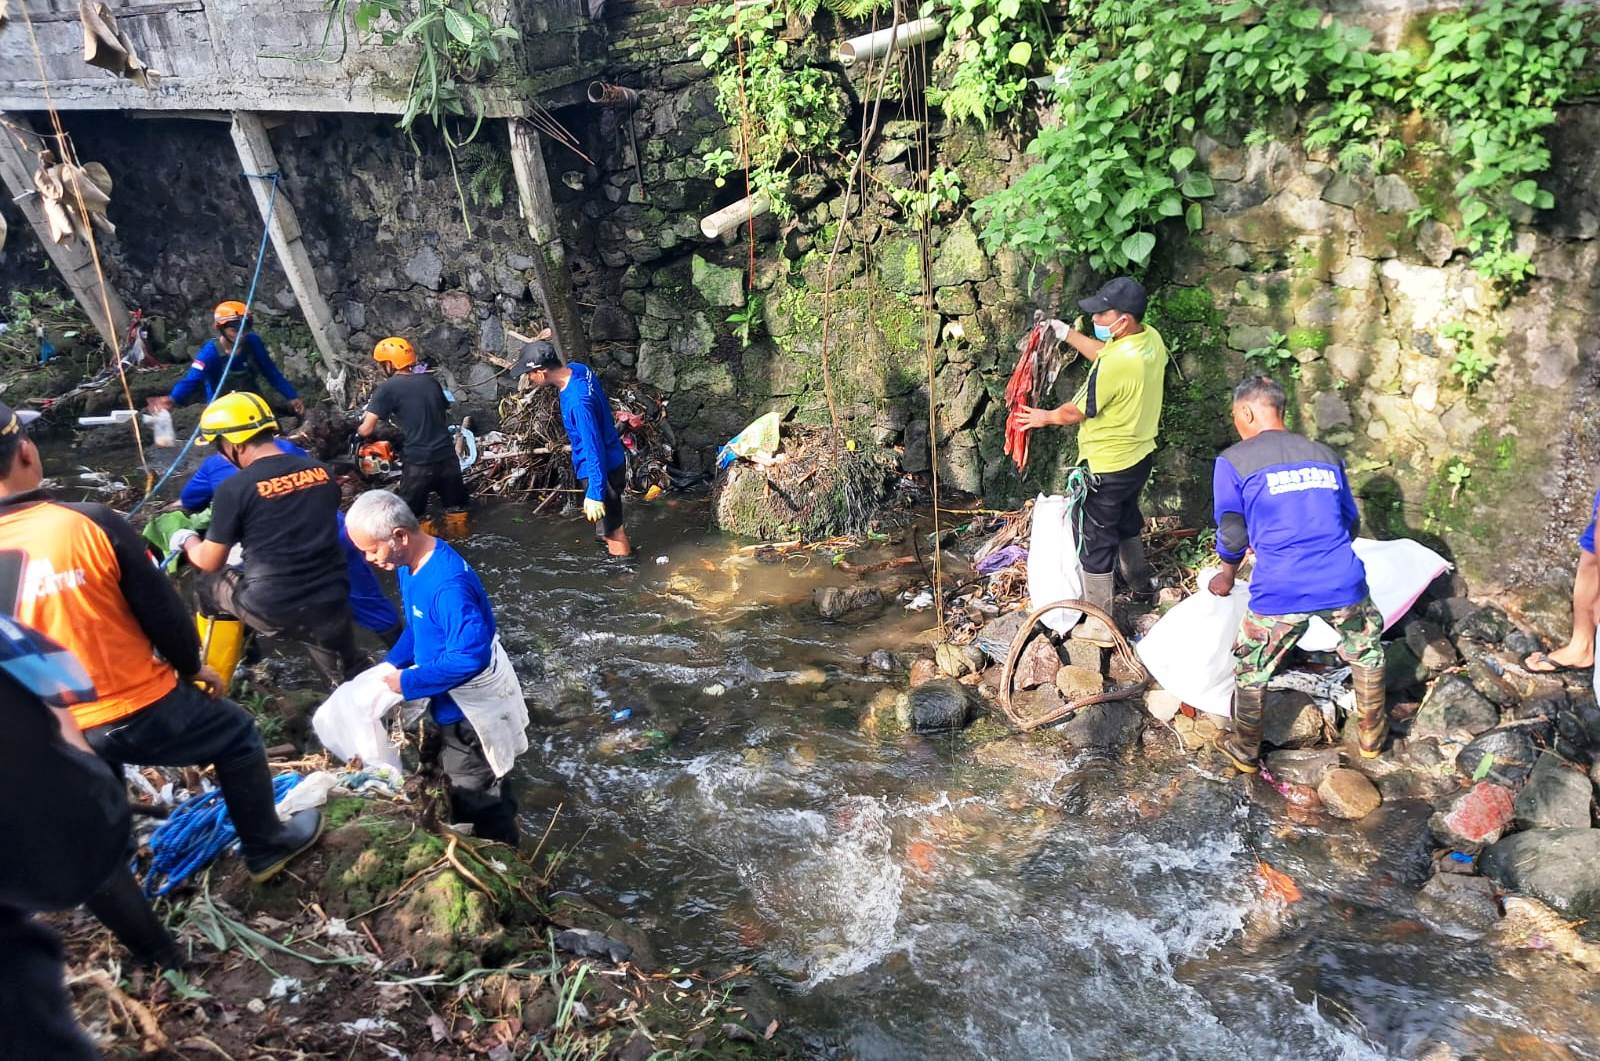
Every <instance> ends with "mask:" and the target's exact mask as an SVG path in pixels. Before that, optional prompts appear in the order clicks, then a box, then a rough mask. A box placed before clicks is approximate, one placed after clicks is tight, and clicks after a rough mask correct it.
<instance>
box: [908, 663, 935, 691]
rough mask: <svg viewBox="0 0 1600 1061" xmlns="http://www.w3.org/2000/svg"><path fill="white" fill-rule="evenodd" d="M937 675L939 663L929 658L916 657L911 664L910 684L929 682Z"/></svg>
mask: <svg viewBox="0 0 1600 1061" xmlns="http://www.w3.org/2000/svg"><path fill="white" fill-rule="evenodd" d="M938 676H939V665H938V664H937V663H935V662H934V661H933V660H931V659H927V658H923V659H918V660H914V661H913V662H912V664H911V681H910V684H911V685H912V686H918V685H921V684H922V683H923V682H931V681H933V680H934V679H935V678H937V677H938Z"/></svg>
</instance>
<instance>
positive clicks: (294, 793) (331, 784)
mask: <svg viewBox="0 0 1600 1061" xmlns="http://www.w3.org/2000/svg"><path fill="white" fill-rule="evenodd" d="M338 787H339V778H338V777H337V776H336V775H334V774H331V773H329V772H328V771H326V770H316V771H313V772H311V773H309V774H307V775H306V776H304V777H302V778H301V779H300V783H299V784H298V785H296V786H294V787H293V788H291V789H290V790H289V792H288V794H287V795H285V796H284V797H283V798H282V799H280V800H279V801H278V804H277V807H276V808H275V809H276V810H277V812H278V820H279V821H284V822H286V821H288V820H289V819H290V818H291V817H292V816H294V815H295V814H297V813H298V812H300V811H303V810H310V809H312V808H313V807H320V806H322V805H323V804H324V803H326V802H328V793H330V792H332V791H333V790H334V789H336V788H338Z"/></svg>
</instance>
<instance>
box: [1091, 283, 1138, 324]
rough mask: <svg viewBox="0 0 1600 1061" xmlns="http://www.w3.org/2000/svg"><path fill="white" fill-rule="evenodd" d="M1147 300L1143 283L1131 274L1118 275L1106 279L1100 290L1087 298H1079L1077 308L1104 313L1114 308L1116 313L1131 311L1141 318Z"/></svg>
mask: <svg viewBox="0 0 1600 1061" xmlns="http://www.w3.org/2000/svg"><path fill="white" fill-rule="evenodd" d="M1148 301H1149V299H1148V297H1147V296H1146V295H1145V293H1144V285H1143V284H1141V283H1139V281H1137V280H1135V279H1134V278H1133V277H1131V276H1119V277H1117V278H1116V279H1115V280H1107V281H1106V282H1105V283H1104V284H1103V285H1101V287H1100V290H1098V291H1096V292H1095V293H1094V294H1092V295H1090V296H1089V297H1088V298H1081V299H1079V300H1078V308H1079V309H1081V310H1083V311H1084V312H1085V313H1104V312H1105V311H1106V310H1108V309H1114V310H1116V311H1117V312H1118V313H1131V314H1133V316H1135V317H1137V318H1139V319H1143V318H1144V307H1145V303H1146V302H1148Z"/></svg>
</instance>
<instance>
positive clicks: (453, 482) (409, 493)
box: [356, 336, 468, 522]
mask: <svg viewBox="0 0 1600 1061" xmlns="http://www.w3.org/2000/svg"><path fill="white" fill-rule="evenodd" d="M372 359H373V360H374V361H376V362H378V363H379V364H380V365H382V366H383V373H384V375H385V376H387V377H388V378H387V379H385V380H384V381H383V382H382V383H380V384H378V389H377V390H375V391H373V392H372V399H371V400H370V401H368V402H367V412H366V415H365V416H363V417H362V418H361V425H360V426H359V427H357V428H356V434H358V435H360V436H361V437H362V438H368V437H370V436H371V435H372V433H373V432H374V431H376V430H377V429H378V421H379V420H393V421H394V422H395V423H396V424H398V425H399V426H400V430H401V431H402V432H404V433H405V448H404V450H403V451H402V453H401V457H402V458H403V460H404V462H405V463H404V464H403V466H402V469H401V472H400V485H399V486H398V487H396V488H395V493H397V494H399V495H400V496H401V497H403V498H405V501H406V504H408V505H410V506H411V511H412V513H413V514H414V515H415V516H416V517H417V518H418V519H419V520H420V519H422V518H424V517H425V516H427V514H428V499H429V497H430V495H432V494H435V493H437V494H438V495H439V500H440V501H442V502H444V507H445V519H446V521H447V522H454V521H455V520H453V519H452V518H451V517H452V516H454V517H455V519H460V518H461V517H460V516H459V515H457V514H458V513H464V512H466V509H467V502H468V495H467V484H466V483H465V482H463V481H462V479H461V462H460V460H458V459H457V457H456V448H455V444H454V443H453V442H452V441H451V439H450V423H449V420H448V418H447V412H448V403H447V402H446V401H445V396H444V388H443V387H441V386H439V381H438V380H436V379H434V378H433V376H432V375H431V374H429V373H425V372H418V371H416V367H417V351H416V348H415V347H413V346H412V345H411V343H410V342H408V341H407V340H405V339H401V338H400V337H398V336H391V337H389V338H388V339H385V340H383V342H381V343H379V344H378V345H377V347H375V348H374V349H373V351H372Z"/></svg>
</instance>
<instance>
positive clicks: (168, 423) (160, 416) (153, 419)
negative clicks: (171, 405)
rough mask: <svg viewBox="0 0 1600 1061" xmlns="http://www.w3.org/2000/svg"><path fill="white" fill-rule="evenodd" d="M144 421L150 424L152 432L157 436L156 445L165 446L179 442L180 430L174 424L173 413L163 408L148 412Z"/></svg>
mask: <svg viewBox="0 0 1600 1061" xmlns="http://www.w3.org/2000/svg"><path fill="white" fill-rule="evenodd" d="M144 421H145V423H147V424H149V425H150V433H151V434H152V435H154V436H155V440H156V445H158V446H161V447H163V448H165V447H169V446H176V445H177V444H178V432H177V431H176V430H174V429H173V426H172V413H170V412H168V411H167V410H166V409H161V410H159V411H157V412H154V413H150V414H147V415H146V416H145V418H144Z"/></svg>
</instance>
